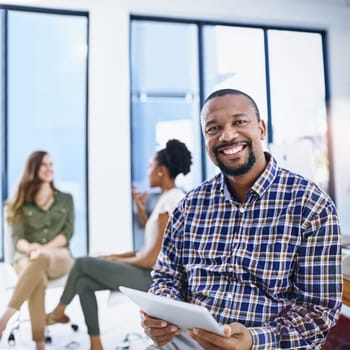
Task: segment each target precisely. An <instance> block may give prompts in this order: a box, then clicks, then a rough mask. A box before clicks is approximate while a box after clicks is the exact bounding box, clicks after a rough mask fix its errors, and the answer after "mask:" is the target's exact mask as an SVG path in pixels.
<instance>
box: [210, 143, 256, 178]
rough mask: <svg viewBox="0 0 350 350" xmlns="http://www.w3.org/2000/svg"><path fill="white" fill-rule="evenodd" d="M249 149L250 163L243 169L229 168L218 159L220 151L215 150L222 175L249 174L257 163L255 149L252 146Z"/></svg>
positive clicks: (244, 165)
mask: <svg viewBox="0 0 350 350" xmlns="http://www.w3.org/2000/svg"><path fill="white" fill-rule="evenodd" d="M247 147H249V156H248V161H247V163H246V164H243V165H242V166H241V167H239V168H229V167H227V166H226V165H225V164H223V163H222V162H221V161H220V159H219V157H218V151H217V150H215V151H214V154H215V159H216V162H217V165H218V167H219V169H220V170H221V171H222V173H223V174H224V175H226V176H231V177H234V176H241V175H244V174H247V173H248V172H249V171H250V170H251V169H252V168H253V166H254V164H255V162H256V157H255V154H254V153H253V148H252V145H248V146H247Z"/></svg>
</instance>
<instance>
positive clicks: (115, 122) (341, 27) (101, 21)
mask: <svg viewBox="0 0 350 350" xmlns="http://www.w3.org/2000/svg"><path fill="white" fill-rule="evenodd" d="M0 2H1V1H0ZM4 3H6V4H20V5H28V6H29V5H30V6H31V5H33V6H38V7H52V8H58V9H72V10H84V11H89V13H90V62H89V74H90V75H89V89H90V90H89V191H90V192H89V199H90V202H89V204H90V223H89V224H90V249H91V253H92V254H95V253H98V252H101V251H123V250H125V249H130V248H131V247H132V238H131V237H132V234H131V213H130V200H131V198H130V186H131V184H130V145H129V142H130V140H129V57H128V55H129V49H128V45H129V33H128V30H129V27H128V26H129V15H130V14H139V15H156V16H164V17H175V18H191V19H203V20H218V21H228V22H241V23H252V24H255V23H258V24H269V25H273V24H275V25H286V26H299V27H300V26H301V27H303V26H304V27H306V28H315V29H326V30H327V31H328V33H329V64H330V89H331V90H330V92H331V96H332V103H331V106H330V108H331V115H332V128H333V145H334V159H335V176H336V198H337V204H338V208H339V211H340V215H341V222H342V226H343V232H344V233H347V234H350V215H349V214H350V162H349V161H348V159H347V157H346V154H347V152H349V150H350V137H349V135H348V132H349V131H350V128H349V126H350V122H349V118H350V69H349V62H350V6H349V5H347V3H348V1H347V0H318V1H317V4H316V1H312V0H245V1H242V0H240V1H238V0H215V1H213V0H176V1H170V0H124V1H123V0H85V1H84V0H55V1H54V0H42V1H20V0H18V1H11V0H9V1H6V2H4ZM348 213H349V214H348Z"/></svg>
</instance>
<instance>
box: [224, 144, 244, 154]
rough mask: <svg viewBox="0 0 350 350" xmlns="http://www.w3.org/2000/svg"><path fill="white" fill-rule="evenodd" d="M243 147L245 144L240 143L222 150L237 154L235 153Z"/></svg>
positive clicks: (226, 152) (225, 152)
mask: <svg viewBox="0 0 350 350" xmlns="http://www.w3.org/2000/svg"><path fill="white" fill-rule="evenodd" d="M242 149H243V146H242V145H239V146H233V147H231V148H225V149H224V150H223V151H222V152H223V153H224V154H228V155H230V154H235V153H238V152H239V151H241V150H242Z"/></svg>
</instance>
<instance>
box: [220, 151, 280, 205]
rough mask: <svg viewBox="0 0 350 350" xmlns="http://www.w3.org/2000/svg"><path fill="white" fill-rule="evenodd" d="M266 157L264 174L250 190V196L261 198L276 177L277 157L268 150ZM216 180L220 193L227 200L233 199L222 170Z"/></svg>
mask: <svg viewBox="0 0 350 350" xmlns="http://www.w3.org/2000/svg"><path fill="white" fill-rule="evenodd" d="M265 158H266V161H267V165H266V168H265V170H264V171H263V172H262V174H261V175H260V176H259V177H258V179H257V180H256V181H255V183H254V185H253V186H252V188H251V189H250V190H249V193H248V198H249V197H251V196H254V197H256V198H261V197H262V196H263V195H264V193H265V192H266V190H267V189H268V188H269V187H270V186H271V184H272V183H273V181H274V180H275V178H276V174H277V169H278V165H277V161H276V159H275V158H273V157H272V156H271V154H270V153H268V152H265ZM216 180H217V183H216V188H217V190H218V191H219V192H220V193H223V194H224V196H225V198H226V199H227V200H232V195H231V193H230V190H229V189H228V186H227V183H226V176H225V175H223V173H221V172H220V174H218V175H217V176H216Z"/></svg>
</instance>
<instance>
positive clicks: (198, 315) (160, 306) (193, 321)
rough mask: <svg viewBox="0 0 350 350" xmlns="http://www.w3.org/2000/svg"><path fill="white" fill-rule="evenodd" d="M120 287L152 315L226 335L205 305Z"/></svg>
mask: <svg viewBox="0 0 350 350" xmlns="http://www.w3.org/2000/svg"><path fill="white" fill-rule="evenodd" d="M119 289H120V291H121V292H122V293H123V294H125V295H127V296H128V297H129V298H130V299H131V300H132V301H133V302H134V303H135V304H137V305H138V306H139V307H140V308H141V309H142V310H144V311H145V312H146V313H147V314H149V315H150V316H152V317H156V318H159V319H162V320H165V321H168V322H170V323H173V324H175V325H176V326H178V327H179V328H181V329H182V330H186V329H190V328H201V329H204V330H207V331H209V332H212V333H216V334H219V335H224V332H223V329H222V327H221V326H220V325H219V324H218V323H217V322H216V320H215V319H214V317H213V316H212V315H211V314H210V312H209V311H208V309H206V308H205V307H204V306H200V305H194V304H190V303H186V302H183V301H178V300H174V299H171V298H167V297H164V296H159V295H154V294H150V293H146V292H142V291H139V290H136V289H131V288H127V287H123V286H121V287H119Z"/></svg>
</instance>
